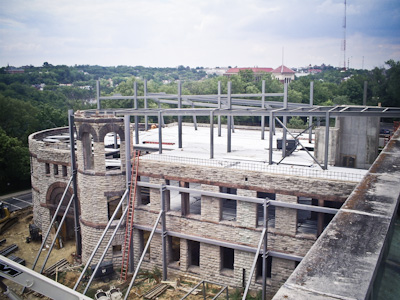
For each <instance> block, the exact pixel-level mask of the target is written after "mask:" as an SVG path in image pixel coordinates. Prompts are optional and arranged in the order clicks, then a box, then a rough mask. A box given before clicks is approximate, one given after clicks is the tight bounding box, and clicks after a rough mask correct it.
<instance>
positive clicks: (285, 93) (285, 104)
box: [282, 80, 288, 157]
mask: <svg viewBox="0 0 400 300" xmlns="http://www.w3.org/2000/svg"><path fill="white" fill-rule="evenodd" d="M283 108H284V109H287V108H288V83H287V81H286V80H285V83H284V85H283ZM282 119H283V124H284V125H285V126H286V124H287V116H283V118H282ZM282 134H283V135H282V157H286V135H287V130H286V128H282Z"/></svg>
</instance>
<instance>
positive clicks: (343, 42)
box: [342, 0, 346, 70]
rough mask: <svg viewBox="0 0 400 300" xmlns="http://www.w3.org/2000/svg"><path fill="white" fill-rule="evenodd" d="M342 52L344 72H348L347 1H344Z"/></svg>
mask: <svg viewBox="0 0 400 300" xmlns="http://www.w3.org/2000/svg"><path fill="white" fill-rule="evenodd" d="M342 50H343V70H346V0H344V18H343V41H342Z"/></svg>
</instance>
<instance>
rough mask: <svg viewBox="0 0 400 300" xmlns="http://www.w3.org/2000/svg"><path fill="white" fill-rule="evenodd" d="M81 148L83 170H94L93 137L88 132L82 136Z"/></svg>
mask: <svg viewBox="0 0 400 300" xmlns="http://www.w3.org/2000/svg"><path fill="white" fill-rule="evenodd" d="M82 148H83V162H84V167H85V170H92V169H94V149H93V136H92V135H91V134H90V133H88V132H85V133H83V134H82Z"/></svg>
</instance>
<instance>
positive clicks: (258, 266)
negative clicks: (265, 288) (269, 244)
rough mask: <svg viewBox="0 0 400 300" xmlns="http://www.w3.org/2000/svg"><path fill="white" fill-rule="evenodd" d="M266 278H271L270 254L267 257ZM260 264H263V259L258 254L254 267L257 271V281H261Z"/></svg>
mask: <svg viewBox="0 0 400 300" xmlns="http://www.w3.org/2000/svg"><path fill="white" fill-rule="evenodd" d="M266 262H267V278H271V273H272V272H271V270H272V256H268V257H267V261H266ZM262 266H263V259H262V254H260V255H259V256H258V260H257V267H256V272H257V277H256V280H257V281H260V280H261V281H262Z"/></svg>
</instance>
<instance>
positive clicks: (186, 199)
mask: <svg viewBox="0 0 400 300" xmlns="http://www.w3.org/2000/svg"><path fill="white" fill-rule="evenodd" d="M179 186H180V187H185V188H188V187H189V182H184V181H180V182H179ZM181 212H182V216H187V215H188V214H189V213H190V194H189V193H183V192H181Z"/></svg>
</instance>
